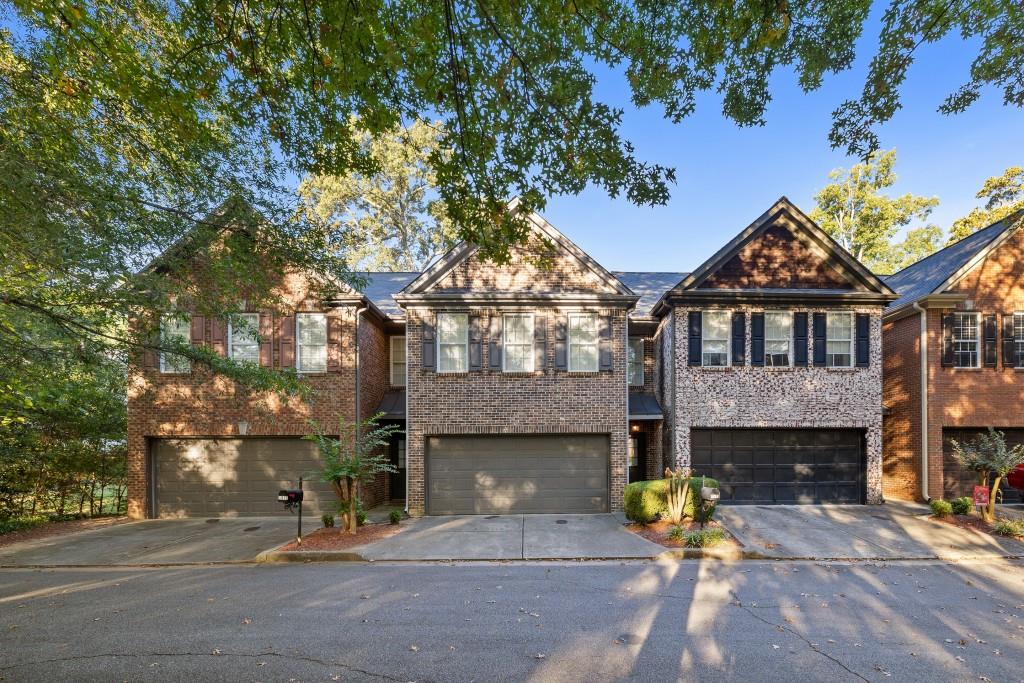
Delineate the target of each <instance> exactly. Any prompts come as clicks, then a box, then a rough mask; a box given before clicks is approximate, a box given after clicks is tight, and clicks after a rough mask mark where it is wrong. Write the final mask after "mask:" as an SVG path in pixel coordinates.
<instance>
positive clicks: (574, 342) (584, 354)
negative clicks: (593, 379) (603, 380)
mask: <svg viewBox="0 0 1024 683" xmlns="http://www.w3.org/2000/svg"><path fill="white" fill-rule="evenodd" d="M597 347H598V344H597V316H596V315H594V314H593V313H570V314H569V372H597V360H598V348H597Z"/></svg>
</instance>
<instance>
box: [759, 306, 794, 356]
mask: <svg viewBox="0 0 1024 683" xmlns="http://www.w3.org/2000/svg"><path fill="white" fill-rule="evenodd" d="M792 344H793V314H792V313H790V312H789V311H765V313H764V364H765V365H767V366H769V367H782V368H788V367H789V365H790V359H791V358H792V349H791V346H792Z"/></svg>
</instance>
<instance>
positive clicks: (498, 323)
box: [487, 313, 505, 370]
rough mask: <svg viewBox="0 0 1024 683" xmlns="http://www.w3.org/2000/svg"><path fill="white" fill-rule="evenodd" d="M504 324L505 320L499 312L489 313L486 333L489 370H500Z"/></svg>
mask: <svg viewBox="0 0 1024 683" xmlns="http://www.w3.org/2000/svg"><path fill="white" fill-rule="evenodd" d="M504 325H505V320H504V318H502V317H501V314H500V313H495V314H493V315H491V323H490V329H489V330H488V333H487V337H488V340H487V356H488V358H487V367H489V368H490V369H491V370H501V334H502V331H503V329H504Z"/></svg>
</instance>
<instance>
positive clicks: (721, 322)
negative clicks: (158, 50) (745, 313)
mask: <svg viewBox="0 0 1024 683" xmlns="http://www.w3.org/2000/svg"><path fill="white" fill-rule="evenodd" d="M731 320H732V315H731V314H730V313H729V311H704V312H703V313H701V363H702V364H703V365H704V366H705V367H725V366H726V365H728V364H729V326H730V322H731Z"/></svg>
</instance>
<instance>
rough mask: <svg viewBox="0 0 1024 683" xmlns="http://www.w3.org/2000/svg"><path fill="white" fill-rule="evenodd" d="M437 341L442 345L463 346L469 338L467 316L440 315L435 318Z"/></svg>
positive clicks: (456, 314)
mask: <svg viewBox="0 0 1024 683" xmlns="http://www.w3.org/2000/svg"><path fill="white" fill-rule="evenodd" d="M437 328H438V339H439V341H440V342H441V343H442V344H465V343H466V341H467V339H468V338H469V316H468V315H467V314H465V313H442V314H441V315H439V316H438V317H437Z"/></svg>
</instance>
